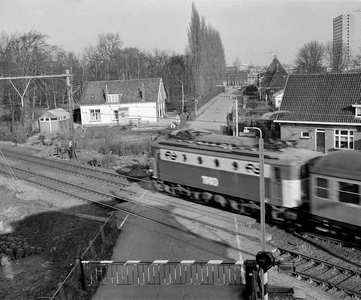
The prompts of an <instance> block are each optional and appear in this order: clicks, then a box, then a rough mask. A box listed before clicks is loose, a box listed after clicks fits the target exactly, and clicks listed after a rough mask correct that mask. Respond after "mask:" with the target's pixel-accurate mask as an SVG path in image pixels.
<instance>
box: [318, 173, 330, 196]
mask: <svg viewBox="0 0 361 300" xmlns="http://www.w3.org/2000/svg"><path fill="white" fill-rule="evenodd" d="M328 194H329V186H328V180H327V179H325V178H320V177H316V196H317V197H320V198H324V199H328Z"/></svg>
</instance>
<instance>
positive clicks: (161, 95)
mask: <svg viewBox="0 0 361 300" xmlns="http://www.w3.org/2000/svg"><path fill="white" fill-rule="evenodd" d="M166 100H167V97H166V93H165V89H164V85H163V80H162V79H161V78H150V79H130V80H112V81H94V82H87V83H86V84H85V87H84V90H83V92H82V95H81V97H80V115H81V124H82V125H85V126H87V125H112V124H122V125H127V124H129V123H131V122H132V123H136V124H139V122H142V123H156V122H157V121H158V120H159V118H163V117H164V116H165V113H166V111H165V109H166V108H165V103H166Z"/></svg>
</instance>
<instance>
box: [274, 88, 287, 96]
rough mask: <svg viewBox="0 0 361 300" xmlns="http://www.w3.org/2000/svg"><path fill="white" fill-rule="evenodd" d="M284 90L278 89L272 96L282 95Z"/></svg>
mask: <svg viewBox="0 0 361 300" xmlns="http://www.w3.org/2000/svg"><path fill="white" fill-rule="evenodd" d="M284 92H285V90H284V89H282V90H279V91H278V92H277V93H274V94H273V97H274V98H276V97H277V96H280V95H283V93H284Z"/></svg>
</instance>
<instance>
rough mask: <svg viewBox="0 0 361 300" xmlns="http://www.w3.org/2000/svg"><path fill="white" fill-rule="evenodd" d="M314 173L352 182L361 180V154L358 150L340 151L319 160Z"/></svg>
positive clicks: (314, 166) (313, 170)
mask: <svg viewBox="0 0 361 300" xmlns="http://www.w3.org/2000/svg"><path fill="white" fill-rule="evenodd" d="M311 172H312V173H316V174H319V175H324V176H332V177H339V178H345V179H351V180H360V179H361V153H360V152H359V151H356V150H339V151H335V152H331V153H329V154H327V155H325V156H324V157H322V158H320V159H318V160H317V161H316V163H315V164H314V165H313V167H312V170H311Z"/></svg>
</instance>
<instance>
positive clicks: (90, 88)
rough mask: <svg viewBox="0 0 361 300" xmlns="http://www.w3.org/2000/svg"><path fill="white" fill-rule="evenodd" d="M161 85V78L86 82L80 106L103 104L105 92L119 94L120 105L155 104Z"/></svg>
mask: <svg viewBox="0 0 361 300" xmlns="http://www.w3.org/2000/svg"><path fill="white" fill-rule="evenodd" d="M161 83H163V81H162V79H161V78H146V79H130V80H111V81H92V82H87V83H86V84H85V86H84V90H83V92H82V95H81V97H80V105H96V104H104V103H106V99H105V98H106V97H105V95H106V92H107V93H108V94H121V95H122V96H121V97H120V103H134V102H142V101H143V102H155V101H157V99H158V92H159V87H160V84H161ZM141 95H142V97H143V99H142V97H141Z"/></svg>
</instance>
